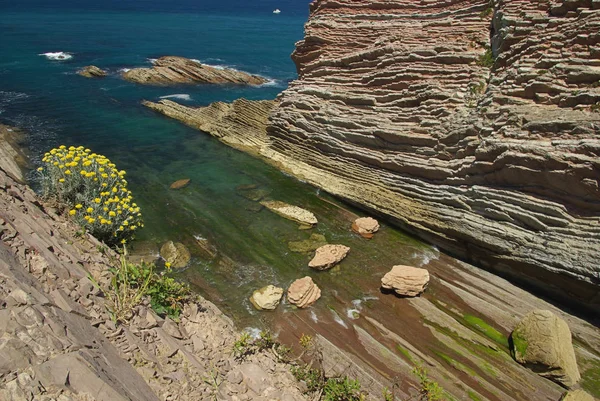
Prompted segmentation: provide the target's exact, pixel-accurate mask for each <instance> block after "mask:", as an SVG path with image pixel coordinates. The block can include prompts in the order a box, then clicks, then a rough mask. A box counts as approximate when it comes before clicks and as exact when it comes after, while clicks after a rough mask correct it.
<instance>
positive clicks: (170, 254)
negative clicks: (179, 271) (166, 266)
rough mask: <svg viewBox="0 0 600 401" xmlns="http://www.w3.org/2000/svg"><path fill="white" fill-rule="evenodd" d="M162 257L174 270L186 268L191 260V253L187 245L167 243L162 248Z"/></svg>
mask: <svg viewBox="0 0 600 401" xmlns="http://www.w3.org/2000/svg"><path fill="white" fill-rule="evenodd" d="M160 256H162V258H163V259H164V260H165V261H166V262H168V263H170V264H171V267H174V268H180V267H184V266H185V265H187V264H188V263H189V261H190V259H191V255H190V251H188V249H187V248H186V247H185V245H183V244H182V243H181V242H173V241H167V242H165V243H164V244H163V246H162V247H161V248H160Z"/></svg>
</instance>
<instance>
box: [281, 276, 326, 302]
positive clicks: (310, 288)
mask: <svg viewBox="0 0 600 401" xmlns="http://www.w3.org/2000/svg"><path fill="white" fill-rule="evenodd" d="M287 297H288V301H290V303H291V304H293V305H296V306H297V307H298V308H308V307H309V306H311V305H312V304H314V303H315V302H316V301H317V299H319V298H321V290H320V289H319V287H317V285H316V284H315V283H314V282H313V280H312V278H310V277H309V276H306V277H303V278H301V279H298V280H296V281H294V282H293V283H292V284H291V285H290V288H288V291H287Z"/></svg>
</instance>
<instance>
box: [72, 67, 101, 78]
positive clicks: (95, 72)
mask: <svg viewBox="0 0 600 401" xmlns="http://www.w3.org/2000/svg"><path fill="white" fill-rule="evenodd" d="M77 74H79V75H81V76H82V77H86V78H104V77H105V76H106V71H104V70H103V69H101V68H98V67H96V66H95V65H88V66H85V67H83V68H82V69H81V70H79V71H77Z"/></svg>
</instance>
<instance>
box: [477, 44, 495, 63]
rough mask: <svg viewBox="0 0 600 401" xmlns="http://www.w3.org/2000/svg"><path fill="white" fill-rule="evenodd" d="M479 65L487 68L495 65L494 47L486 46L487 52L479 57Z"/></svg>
mask: <svg viewBox="0 0 600 401" xmlns="http://www.w3.org/2000/svg"><path fill="white" fill-rule="evenodd" d="M477 65H480V66H482V67H487V68H491V67H492V66H493V65H494V53H493V52H492V48H491V47H490V46H487V45H486V46H485V53H483V54H482V55H481V56H479V59H477Z"/></svg>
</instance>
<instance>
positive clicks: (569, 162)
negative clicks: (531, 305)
mask: <svg viewBox="0 0 600 401" xmlns="http://www.w3.org/2000/svg"><path fill="white" fill-rule="evenodd" d="M599 32H600V10H599V9H598V5H597V4H596V2H590V1H579V0H577V1H572V2H569V3H565V4H563V3H541V2H537V1H530V0H519V1H495V2H493V3H489V2H487V1H483V0H477V1H475V0H468V1H467V0H457V1H451V2H413V1H396V2H389V1H383V0H371V1H365V2H356V1H350V0H336V1H329V0H317V1H314V2H313V3H312V4H311V15H310V19H309V21H308V23H307V24H306V27H305V39H304V40H302V41H300V42H298V44H297V48H296V50H295V51H294V54H293V56H292V57H293V59H294V61H295V62H296V65H297V67H298V74H299V79H298V80H296V81H294V82H292V83H291V85H290V86H289V88H288V89H287V90H285V91H284V92H283V93H282V94H281V95H280V96H279V97H278V100H277V102H276V103H270V104H268V103H264V102H260V103H252V102H248V101H246V100H238V101H236V102H234V103H233V104H232V105H225V104H223V103H215V104H213V105H210V106H209V107H206V108H200V109H192V108H187V107H184V106H181V105H178V104H177V103H173V102H168V101H162V102H161V103H160V104H150V103H147V105H148V106H150V107H152V108H153V109H155V110H157V111H160V112H162V113H164V114H166V115H168V116H170V117H174V118H177V119H179V120H182V121H184V122H185V123H186V124H188V125H190V126H193V127H196V128H199V129H201V130H203V131H206V132H209V133H211V134H212V135H214V136H216V137H218V138H219V139H220V140H222V141H223V142H225V143H227V144H230V145H232V146H234V147H236V148H238V149H248V148H250V149H251V153H254V154H256V153H259V154H260V155H261V156H263V157H265V158H266V159H267V160H269V161H270V162H272V163H273V164H275V165H276V166H278V167H279V168H281V169H283V170H286V171H287V172H289V173H291V174H294V175H295V176H297V177H299V178H301V179H303V180H306V181H308V182H310V183H313V184H315V185H317V186H319V187H322V188H324V189H326V190H327V191H329V192H331V193H333V194H335V195H338V196H341V197H344V198H346V199H348V200H350V201H352V202H355V203H357V204H359V205H361V206H363V207H368V208H370V209H373V210H375V211H378V212H379V213H381V214H384V215H387V216H388V217H390V218H391V219H392V220H394V221H395V222H396V223H398V224H399V225H401V226H402V227H404V228H405V229H407V230H409V231H411V232H413V233H415V234H417V235H419V236H421V237H422V238H424V239H426V240H428V241H430V242H433V243H435V244H437V245H439V246H440V247H442V248H444V249H445V250H446V251H448V252H451V253H452V254H454V255H456V256H459V257H461V258H466V259H469V260H470V261H473V262H475V263H476V264H477V265H479V266H483V267H486V268H489V269H491V270H493V271H495V272H499V273H502V274H504V275H507V276H509V277H511V278H513V279H516V280H519V281H520V282H522V283H525V284H532V285H534V286H536V287H537V288H539V289H541V290H543V291H546V292H548V293H550V294H552V295H554V296H558V297H562V298H563V299H569V300H574V299H577V300H579V301H581V302H579V305H583V306H584V307H587V308H588V309H590V310H592V311H594V310H596V311H597V310H600V309H598V308H597V306H598V305H600V295H599V291H598V284H599V283H600V265H598V263H597V260H599V259H600V190H599V188H598V185H599V177H600V134H599V132H600V114H599V113H598V112H599V111H600V103H599V102H600V44H599V42H600V34H599ZM490 45H491V46H490ZM269 107H274V108H273V110H272V112H271V115H270V120H269V124H268V127H267V133H266V134H265V132H264V131H263V127H264V125H263V122H264V114H261V113H266V112H267V111H268V109H269ZM256 122H259V123H256Z"/></svg>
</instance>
